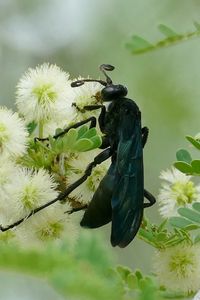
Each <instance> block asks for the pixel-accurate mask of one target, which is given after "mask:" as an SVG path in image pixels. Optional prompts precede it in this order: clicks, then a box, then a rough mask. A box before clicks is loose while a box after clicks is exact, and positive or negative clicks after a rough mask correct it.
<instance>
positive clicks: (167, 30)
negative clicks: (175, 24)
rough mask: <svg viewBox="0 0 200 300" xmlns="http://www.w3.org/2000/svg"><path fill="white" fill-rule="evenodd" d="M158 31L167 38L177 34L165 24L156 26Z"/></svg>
mask: <svg viewBox="0 0 200 300" xmlns="http://www.w3.org/2000/svg"><path fill="white" fill-rule="evenodd" d="M158 29H159V31H160V32H161V33H162V34H164V35H165V36H166V37H167V38H171V37H176V36H178V34H177V33H176V32H175V31H174V30H173V29H171V28H169V27H168V26H166V25H163V24H160V25H159V26H158Z"/></svg>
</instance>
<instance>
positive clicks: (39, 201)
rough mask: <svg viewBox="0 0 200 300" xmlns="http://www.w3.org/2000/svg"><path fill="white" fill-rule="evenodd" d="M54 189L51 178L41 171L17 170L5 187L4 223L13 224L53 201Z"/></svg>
mask: <svg viewBox="0 0 200 300" xmlns="http://www.w3.org/2000/svg"><path fill="white" fill-rule="evenodd" d="M56 187H57V184H56V183H55V182H54V180H53V178H52V177H51V176H50V175H49V174H48V173H47V172H46V171H45V170H43V169H40V170H39V171H37V172H36V171H32V170H28V169H25V168H21V169H18V172H17V173H16V174H15V176H13V178H12V180H11V181H10V182H9V183H8V184H7V185H5V189H6V192H7V198H8V199H7V201H6V204H7V214H6V216H5V219H6V220H7V221H6V222H8V223H12V222H15V221H17V220H18V219H20V218H22V217H25V216H27V215H28V214H29V213H30V211H31V210H33V209H35V208H37V207H38V206H41V205H43V204H45V203H46V202H48V201H50V200H53V199H55V198H56V197H57V196H58V192H57V191H56V190H55V189H56ZM6 225H7V224H6Z"/></svg>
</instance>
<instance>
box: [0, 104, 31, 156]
mask: <svg viewBox="0 0 200 300" xmlns="http://www.w3.org/2000/svg"><path fill="white" fill-rule="evenodd" d="M27 136H28V132H27V130H26V128H25V124H24V122H23V121H22V120H21V119H20V118H19V116H18V114H17V113H13V112H12V111H11V110H8V109H7V108H4V107H0V154H5V153H7V154H9V155H11V156H20V155H23V154H24V153H25V151H26V143H27Z"/></svg>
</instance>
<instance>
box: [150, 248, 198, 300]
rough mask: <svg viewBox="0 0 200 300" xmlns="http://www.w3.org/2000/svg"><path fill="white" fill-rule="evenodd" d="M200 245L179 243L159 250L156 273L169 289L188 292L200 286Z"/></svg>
mask: <svg viewBox="0 0 200 300" xmlns="http://www.w3.org/2000/svg"><path fill="white" fill-rule="evenodd" d="M199 257H200V246H199V245H198V244H197V245H187V244H178V245H176V246H174V247H170V248H166V249H164V250H159V251H157V253H156V256H155V273H156V275H157V277H158V280H159V283H160V284H161V285H163V286H165V287H166V288H167V289H168V290H172V291H175V292H183V293H186V294H189V293H192V292H196V291H197V290H198V289H199V288H200V259H199Z"/></svg>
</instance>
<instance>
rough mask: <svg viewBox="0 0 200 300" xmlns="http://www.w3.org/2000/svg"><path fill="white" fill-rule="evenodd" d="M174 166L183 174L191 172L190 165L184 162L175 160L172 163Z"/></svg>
mask: <svg viewBox="0 0 200 300" xmlns="http://www.w3.org/2000/svg"><path fill="white" fill-rule="evenodd" d="M174 167H175V168H177V169H178V170H179V171H181V172H182V173H185V174H192V167H191V165H189V164H188V163H186V162H183V161H177V162H175V163H174Z"/></svg>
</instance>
